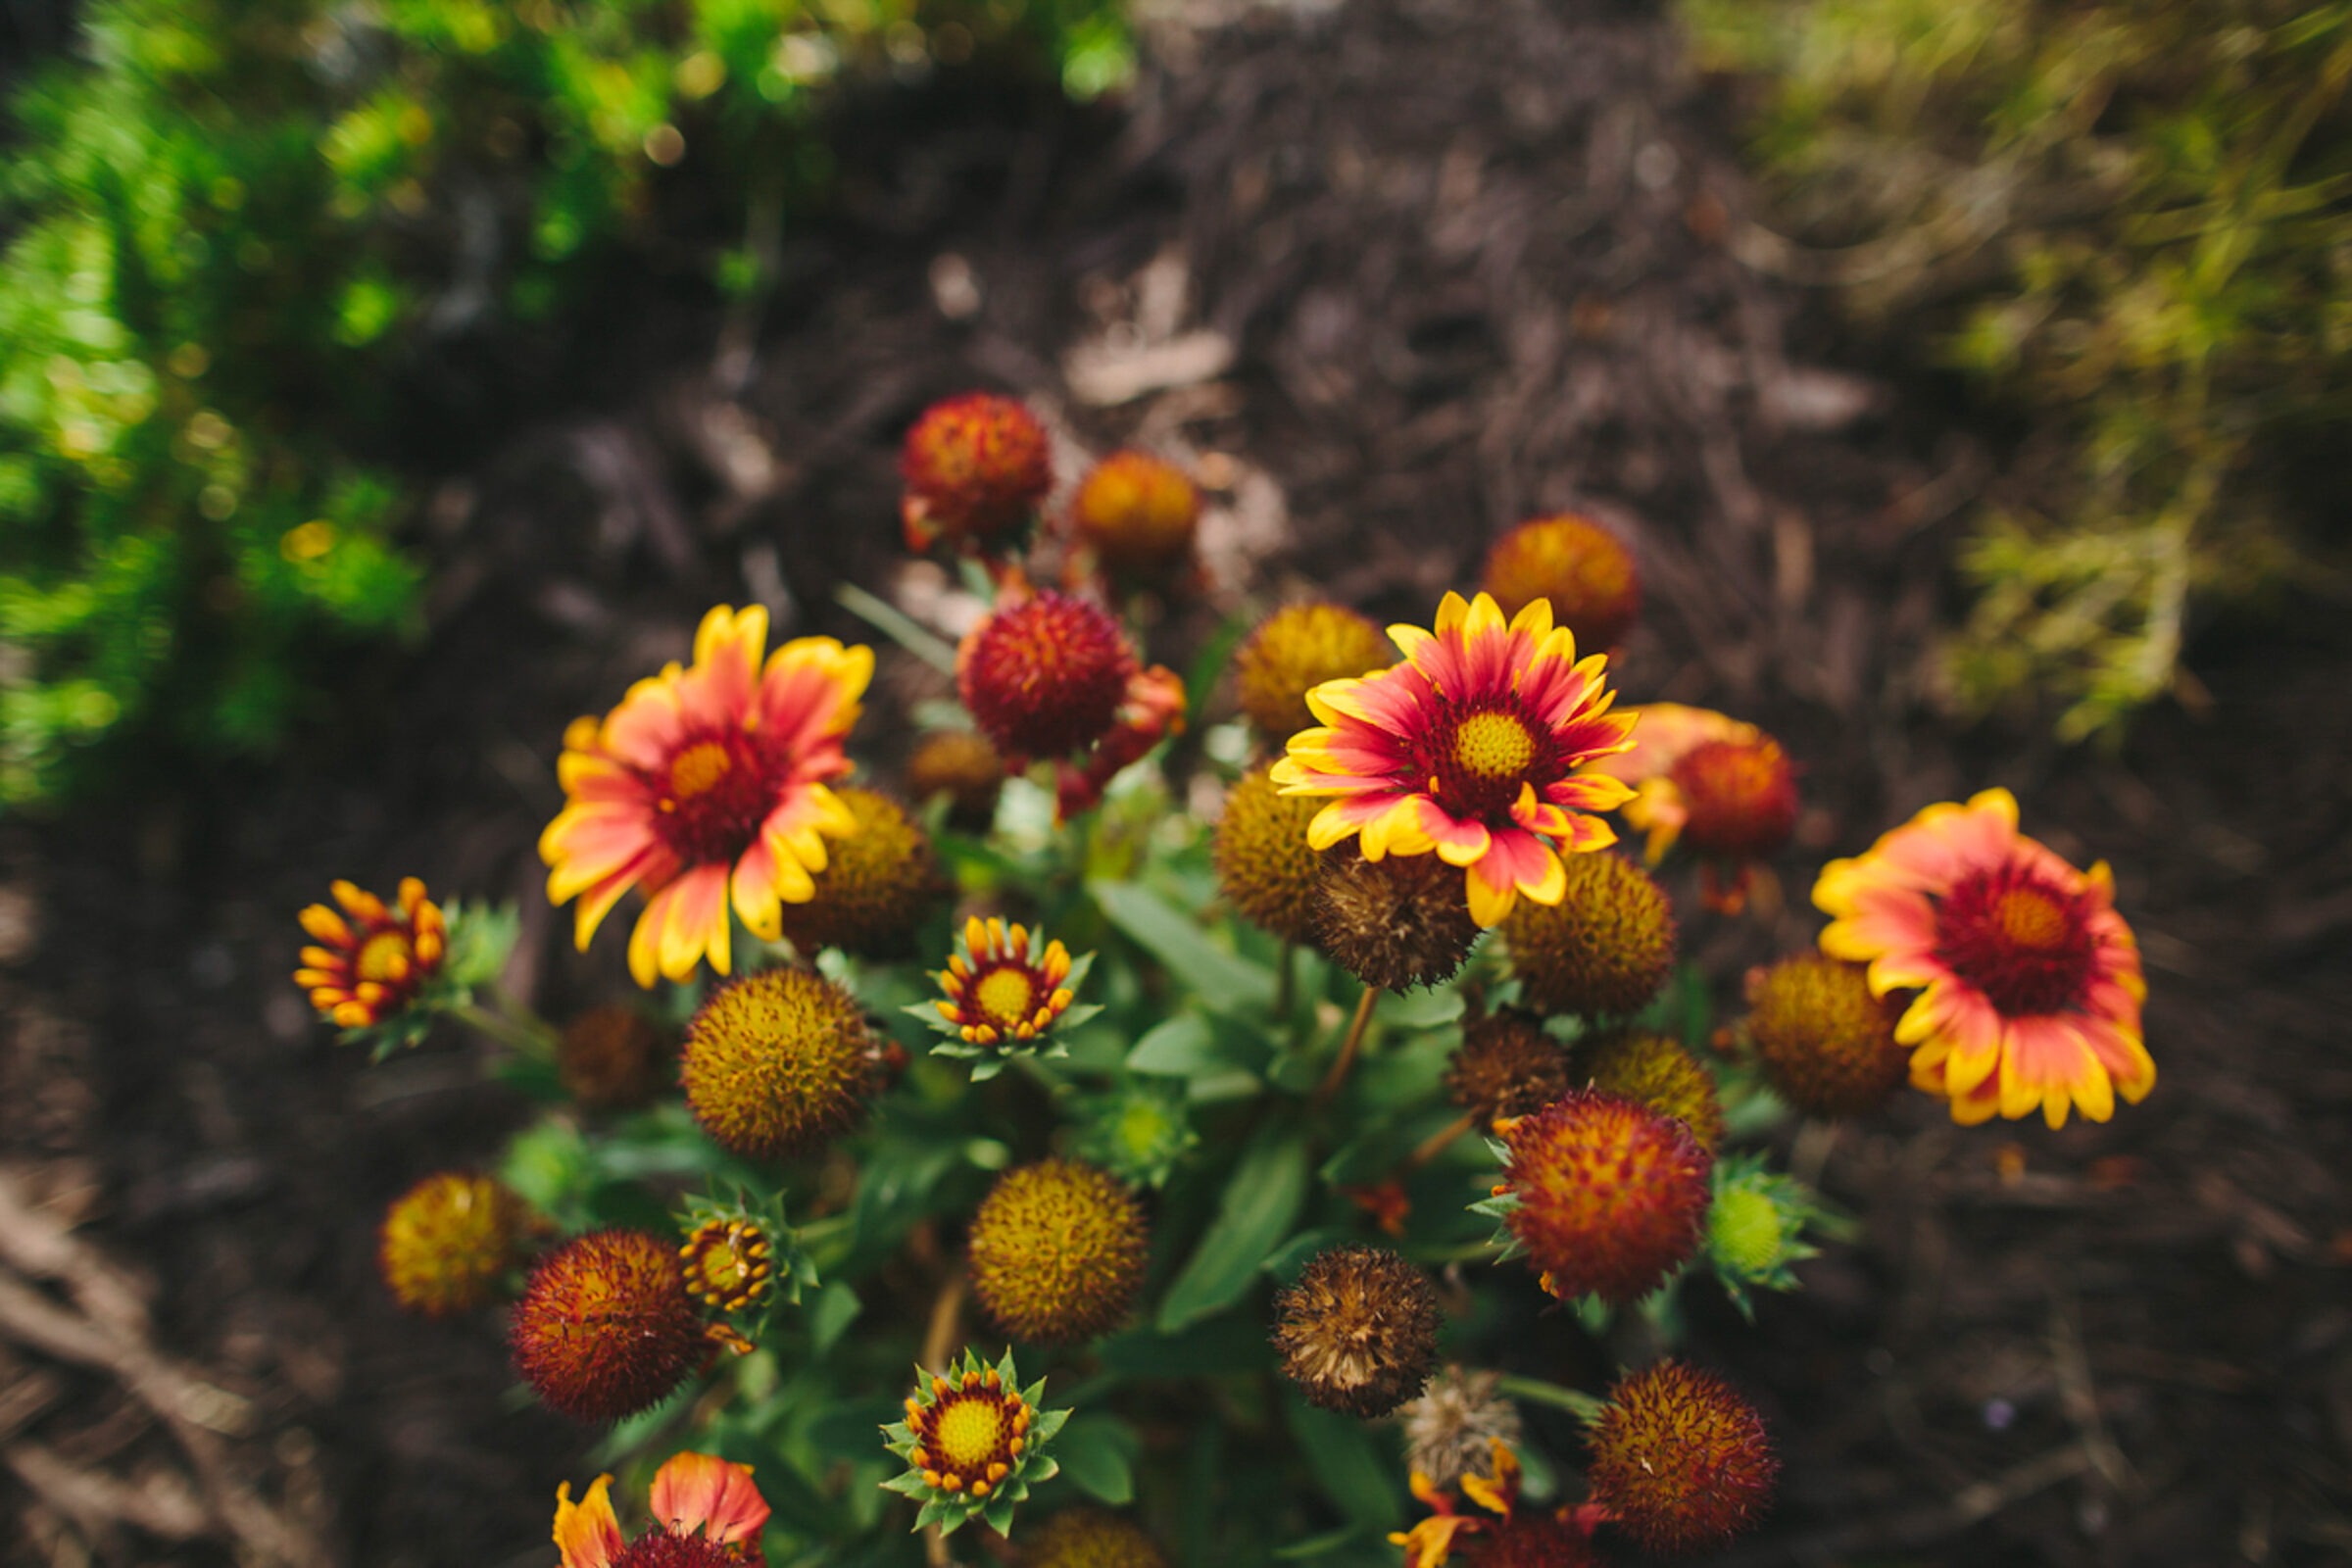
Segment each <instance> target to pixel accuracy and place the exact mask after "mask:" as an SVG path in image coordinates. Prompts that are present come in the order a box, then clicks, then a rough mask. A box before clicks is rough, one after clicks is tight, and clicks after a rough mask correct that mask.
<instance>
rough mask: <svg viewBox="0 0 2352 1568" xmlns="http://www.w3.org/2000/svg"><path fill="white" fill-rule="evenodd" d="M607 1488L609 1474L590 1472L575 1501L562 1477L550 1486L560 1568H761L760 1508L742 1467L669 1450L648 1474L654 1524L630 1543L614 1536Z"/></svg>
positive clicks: (763, 1518)
mask: <svg viewBox="0 0 2352 1568" xmlns="http://www.w3.org/2000/svg"><path fill="white" fill-rule="evenodd" d="M612 1493H613V1478H612V1477H611V1476H598V1477H597V1478H596V1480H595V1481H593V1482H591V1483H590V1484H589V1487H588V1494H587V1495H586V1496H584V1497H582V1498H581V1499H580V1500H579V1501H578V1502H573V1501H572V1500H571V1483H570V1482H568V1481H566V1482H565V1483H564V1485H562V1486H560V1487H558V1488H557V1489H556V1530H555V1537H556V1547H557V1550H558V1551H559V1552H560V1553H561V1554H562V1558H563V1561H562V1564H561V1568H763V1564H764V1562H765V1559H764V1558H763V1557H762V1556H761V1555H760V1530H761V1529H762V1528H763V1527H764V1526H765V1525H766V1524H767V1515H768V1506H767V1501H766V1499H765V1498H763V1497H761V1496H760V1488H759V1486H758V1485H757V1484H756V1483H755V1482H754V1481H753V1479H752V1467H751V1466H750V1465H748V1464H730V1463H729V1462H727V1461H726V1460H724V1459H720V1458H716V1457H714V1456H712V1455H711V1454H708V1453H678V1454H672V1455H671V1456H670V1457H669V1458H668V1459H667V1460H665V1461H664V1462H663V1463H662V1468H661V1469H659V1470H657V1471H655V1472H654V1486H653V1495H652V1496H651V1497H650V1498H649V1499H648V1500H649V1501H650V1503H651V1504H652V1510H653V1515H654V1522H653V1525H652V1527H651V1528H650V1529H648V1530H647V1531H646V1532H645V1533H644V1534H643V1535H641V1536H639V1537H638V1538H637V1539H636V1540H635V1541H630V1540H627V1539H626V1538H624V1537H623V1536H622V1535H621V1533H620V1520H619V1518H618V1517H617V1516H615V1515H614V1513H613V1495H612Z"/></svg>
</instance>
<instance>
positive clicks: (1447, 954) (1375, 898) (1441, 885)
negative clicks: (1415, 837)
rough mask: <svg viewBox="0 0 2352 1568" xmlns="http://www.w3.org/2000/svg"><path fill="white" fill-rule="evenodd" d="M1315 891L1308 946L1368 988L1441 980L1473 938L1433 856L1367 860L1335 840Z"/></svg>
mask: <svg viewBox="0 0 2352 1568" xmlns="http://www.w3.org/2000/svg"><path fill="white" fill-rule="evenodd" d="M1570 858H1571V859H1579V860H1582V859H1590V858H1591V857H1590V856H1582V855H1580V856H1572V857H1570ZM1317 889H1318V891H1319V892H1320V894H1321V897H1322V907H1321V908H1320V909H1318V910H1317V911H1316V915H1315V944H1316V946H1318V947H1320V948H1321V949H1322V950H1323V951H1324V953H1325V954H1327V955H1329V956H1330V957H1331V960H1332V962H1334V963H1336V964H1338V965H1339V966H1340V967H1341V968H1343V969H1345V970H1347V971H1348V973H1349V974H1351V975H1354V976H1355V977H1356V978H1357V979H1358V980H1361V981H1362V982H1363V983H1364V984H1366V985H1368V986H1377V987H1379V988H1380V989H1381V990H1384V991H1402V990H1404V989H1406V988H1407V987H1409V986H1434V985H1441V984H1443V983H1444V982H1446V981H1447V980H1450V979H1452V978H1453V977H1454V975H1455V974H1456V973H1457V972H1459V971H1460V969H1461V967H1462V960H1463V959H1464V958H1467V957H1468V956H1470V948H1471V945H1472V944H1473V943H1475V942H1477V941H1478V932H1479V925H1478V922H1477V921H1476V920H1474V919H1472V918H1471V917H1470V906H1469V904H1468V902H1467V901H1466V900H1465V899H1464V897H1463V894H1462V873H1461V872H1460V871H1459V870H1457V869H1455V868H1454V867H1453V866H1450V865H1447V864H1446V862H1445V861H1444V860H1442V859H1440V858H1438V857H1436V856H1434V855H1392V856H1390V857H1388V858H1386V859H1381V860H1367V859H1365V858H1363V856H1361V855H1360V854H1358V853H1357V851H1356V848H1355V846H1354V845H1353V844H1351V843H1350V844H1343V845H1341V846H1340V847H1338V848H1337V849H1333V850H1330V851H1327V852H1325V855H1324V863H1323V879H1322V881H1321V882H1319V883H1318V884H1317Z"/></svg>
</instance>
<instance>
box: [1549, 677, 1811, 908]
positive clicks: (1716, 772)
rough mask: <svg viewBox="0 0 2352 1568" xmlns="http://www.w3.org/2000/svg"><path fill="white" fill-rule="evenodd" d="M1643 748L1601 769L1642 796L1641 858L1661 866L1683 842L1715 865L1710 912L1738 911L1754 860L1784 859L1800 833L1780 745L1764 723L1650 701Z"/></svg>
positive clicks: (1638, 738)
mask: <svg viewBox="0 0 2352 1568" xmlns="http://www.w3.org/2000/svg"><path fill="white" fill-rule="evenodd" d="M1632 711H1633V713H1634V714H1635V715H1636V716H1637V717H1639V719H1640V720H1641V727H1640V728H1639V729H1638V730H1637V731H1636V732H1635V736H1634V744H1633V745H1632V746H1630V747H1628V748H1627V749H1626V750H1625V751H1624V752H1622V753H1619V754H1618V755H1616V756H1614V757H1609V758H1605V759H1603V760H1600V761H1598V762H1595V763H1594V764H1593V771H1594V772H1596V773H1607V774H1609V775H1611V776H1612V777H1615V778H1620V779H1623V780H1624V781H1625V782H1626V783H1627V784H1629V785H1631V786H1632V787H1633V791H1634V798H1633V799H1632V800H1630V801H1628V802H1627V803H1626V805H1625V810H1624V812H1623V813H1622V814H1623V815H1624V817H1625V820H1626V825H1627V826H1629V827H1632V828H1635V829H1637V830H1638V831H1640V832H1642V833H1644V834H1646V835H1647V840H1646V842H1645V843H1644V844H1643V846H1642V858H1644V859H1646V860H1648V861H1649V863H1650V864H1652V865H1655V864H1657V863H1658V862H1659V861H1660V860H1662V859H1664V858H1666V852H1667V851H1669V850H1671V849H1673V848H1674V846H1675V845H1676V844H1677V843H1678V842H1679V843H1682V844H1686V845H1688V846H1689V847H1690V848H1691V849H1692V850H1695V851H1697V852H1698V854H1699V855H1701V856H1703V857H1704V858H1705V859H1706V878H1707V880H1706V899H1707V903H1708V905H1709V906H1710V907H1714V908H1716V909H1718V910H1721V911H1723V912H1725V913H1728V914H1737V913H1739V912H1740V908H1741V907H1742V906H1743V905H1744V904H1745V903H1746V898H1747V889H1748V884H1749V882H1750V880H1751V879H1752V878H1753V875H1754V862H1756V861H1758V860H1761V859H1765V858H1768V857H1770V856H1772V855H1774V854H1776V853H1778V852H1779V850H1780V849H1781V848H1782V847H1783V846H1784V845H1786V844H1787V843H1788V842H1789V834H1790V833H1791V832H1793V831H1794V830H1795V827H1796V815H1797V799H1796V772H1795V769H1794V768H1793V767H1792V766H1791V765H1790V763H1789V754H1788V753H1787V752H1785V751H1783V750H1782V749H1781V743H1780V742H1778V741H1776V740H1774V739H1773V738H1772V737H1771V736H1769V735H1767V734H1765V733H1764V732H1763V731H1762V730H1760V729H1758V728H1756V726H1755V725H1753V724H1749V723H1745V722H1743V721H1742V720H1740V719H1737V718H1733V717H1731V716H1730V715H1729V714H1726V713H1718V712H1716V711H1713V710H1712V709H1706V708H1688V707H1685V706H1684V705H1683V704H1681V703H1644V704H1643V705H1642V706H1641V707H1640V708H1637V709H1634V710H1632Z"/></svg>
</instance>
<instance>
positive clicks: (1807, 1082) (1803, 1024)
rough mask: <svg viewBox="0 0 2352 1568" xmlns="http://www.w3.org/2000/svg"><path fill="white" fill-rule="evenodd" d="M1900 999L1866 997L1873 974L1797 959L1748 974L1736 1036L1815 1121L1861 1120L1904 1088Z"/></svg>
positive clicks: (1808, 957)
mask: <svg viewBox="0 0 2352 1568" xmlns="http://www.w3.org/2000/svg"><path fill="white" fill-rule="evenodd" d="M1902 1011H1903V999H1901V998H1895V999H1881V998H1878V997H1874V996H1872V995H1871V994H1870V971H1869V970H1868V969H1867V968H1865V967H1864V966H1863V965H1861V964H1858V963H1847V962H1846V961H1844V960H1843V959H1841V958H1828V957H1823V956H1821V955H1819V954H1814V953H1806V954H1799V955H1797V956H1793V957H1788V958H1783V959H1782V960H1781V961H1780V962H1778V963H1775V964H1772V965H1771V966H1769V967H1766V968H1760V969H1751V970H1749V971H1748V976H1747V1018H1746V1020H1745V1021H1744V1022H1743V1023H1742V1025H1741V1026H1740V1033H1741V1035H1742V1036H1743V1037H1744V1038H1745V1040H1746V1042H1747V1044H1748V1046H1749V1048H1750V1049H1751V1050H1753V1051H1754V1053H1755V1056H1756V1061H1757V1062H1758V1064H1759V1065H1761V1066H1762V1067H1763V1069H1764V1076H1765V1077H1766V1078H1768V1079H1770V1080H1771V1082H1772V1087H1773V1088H1774V1089H1775V1090H1777V1091H1779V1093H1780V1096H1781V1098H1782V1099H1784V1100H1786V1101H1788V1102H1789V1103H1790V1104H1792V1105H1794V1106H1796V1107H1797V1108H1798V1109H1800V1110H1803V1111H1806V1112H1808V1113H1810V1114H1812V1115H1815V1116H1861V1115H1867V1114H1868V1113H1869V1112H1871V1111H1874V1110H1876V1109H1878V1108H1879V1107H1880V1106H1881V1105H1884V1104H1885V1103H1887V1101H1888V1100H1889V1099H1890V1098H1892V1097H1893V1095H1894V1093H1895V1091H1897V1090H1898V1089H1900V1088H1901V1087H1902V1085H1903V1079H1904V1076H1905V1073H1906V1063H1907V1060H1908V1058H1909V1055H1910V1053H1909V1051H1907V1050H1906V1049H1905V1048H1904V1047H1903V1046H1902V1045H1900V1044H1899V1043H1898V1042H1897V1041H1896V1040H1895V1038H1894V1024H1895V1020H1896V1019H1897V1018H1898V1017H1900V1016H1901V1015H1902Z"/></svg>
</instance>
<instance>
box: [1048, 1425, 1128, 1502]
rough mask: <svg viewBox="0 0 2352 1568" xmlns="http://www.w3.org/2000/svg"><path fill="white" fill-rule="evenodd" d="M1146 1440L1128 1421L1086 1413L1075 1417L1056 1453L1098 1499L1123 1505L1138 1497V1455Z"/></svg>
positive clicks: (1081, 1487) (1071, 1475)
mask: <svg viewBox="0 0 2352 1568" xmlns="http://www.w3.org/2000/svg"><path fill="white" fill-rule="evenodd" d="M1142 1448H1143V1440H1142V1439H1140V1438H1139V1437H1137V1436H1136V1432H1135V1429H1134V1428H1133V1427H1131V1426H1129V1425H1128V1424H1127V1423H1126V1422H1124V1421H1120V1420H1117V1419H1115V1418H1114V1417H1111V1416H1103V1415H1085V1416H1080V1417H1078V1418H1077V1419H1076V1420H1074V1421H1072V1422H1071V1423H1070V1425H1069V1431H1068V1435H1067V1436H1066V1437H1065V1438H1064V1439H1063V1440H1062V1443H1061V1446H1059V1447H1057V1448H1055V1449H1054V1457H1055V1458H1057V1459H1059V1460H1060V1461H1061V1468H1062V1470H1063V1471H1064V1473H1066V1474H1067V1475H1068V1476H1069V1478H1070V1480H1071V1481H1073V1482H1075V1483H1076V1484H1077V1486H1078V1490H1080V1491H1081V1492H1084V1493H1086V1494H1088V1495H1090V1496H1092V1497H1093V1498H1094V1499H1095V1500H1096V1501H1098V1502H1102V1503H1105V1504H1107V1505H1108V1506H1110V1507H1113V1508H1123V1507H1125V1506H1126V1505H1127V1504H1128V1503H1130V1502H1133V1501H1134V1500H1135V1458H1136V1455H1137V1453H1139V1452H1140V1451H1141V1450H1142Z"/></svg>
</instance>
